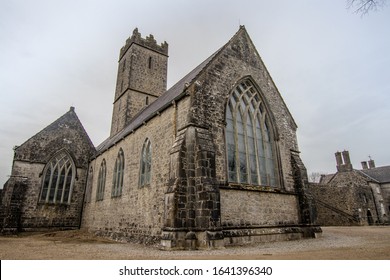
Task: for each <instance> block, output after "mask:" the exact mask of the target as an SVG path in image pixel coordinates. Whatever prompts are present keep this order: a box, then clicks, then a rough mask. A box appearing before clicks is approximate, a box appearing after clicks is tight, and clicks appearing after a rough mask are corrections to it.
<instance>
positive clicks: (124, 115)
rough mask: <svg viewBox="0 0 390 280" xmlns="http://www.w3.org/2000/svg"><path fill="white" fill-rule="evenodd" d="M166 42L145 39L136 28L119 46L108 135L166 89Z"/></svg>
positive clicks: (150, 36)
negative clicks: (120, 46)
mask: <svg viewBox="0 0 390 280" xmlns="http://www.w3.org/2000/svg"><path fill="white" fill-rule="evenodd" d="M167 69H168V44H167V42H164V43H162V44H160V45H158V44H157V42H156V40H155V39H154V37H153V35H149V36H147V37H146V38H145V39H144V38H142V37H141V33H139V32H138V29H137V28H136V29H134V31H133V35H132V36H131V37H130V38H129V39H127V41H126V44H125V46H123V47H122V49H121V50H120V55H119V62H118V76H117V82H116V89H115V99H114V108H113V114H112V123H111V137H112V136H114V135H115V134H117V133H118V132H120V131H121V130H122V129H124V128H125V127H126V126H127V125H128V124H129V123H130V121H131V120H132V119H133V118H134V116H135V115H136V114H137V113H139V112H140V111H141V110H142V109H143V108H144V107H145V106H147V105H149V104H150V103H151V102H153V101H154V100H156V99H157V98H158V97H159V96H160V95H161V94H162V93H164V92H165V91H166V89H167Z"/></svg>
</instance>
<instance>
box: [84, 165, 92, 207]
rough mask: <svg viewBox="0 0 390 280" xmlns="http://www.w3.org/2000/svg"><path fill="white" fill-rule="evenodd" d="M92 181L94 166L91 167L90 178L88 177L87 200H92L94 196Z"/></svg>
mask: <svg viewBox="0 0 390 280" xmlns="http://www.w3.org/2000/svg"><path fill="white" fill-rule="evenodd" d="M92 183H93V168H92V166H91V167H90V168H89V173H88V178H87V187H86V189H85V202H86V203H89V202H91V196H92Z"/></svg>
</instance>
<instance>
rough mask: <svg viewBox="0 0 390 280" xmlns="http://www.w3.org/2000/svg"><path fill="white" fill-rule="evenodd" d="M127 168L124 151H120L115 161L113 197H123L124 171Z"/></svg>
mask: <svg viewBox="0 0 390 280" xmlns="http://www.w3.org/2000/svg"><path fill="white" fill-rule="evenodd" d="M124 168H125V157H124V155H123V150H122V149H120V150H119V153H118V156H117V158H116V161H115V167H114V174H113V175H114V176H113V183H112V193H111V196H112V197H116V196H121V195H122V186H123V171H124Z"/></svg>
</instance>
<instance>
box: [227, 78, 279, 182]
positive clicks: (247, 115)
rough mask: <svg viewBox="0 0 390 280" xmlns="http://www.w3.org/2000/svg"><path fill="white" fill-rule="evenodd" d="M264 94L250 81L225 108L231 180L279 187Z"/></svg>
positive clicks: (239, 86) (238, 88)
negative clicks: (262, 98)
mask: <svg viewBox="0 0 390 280" xmlns="http://www.w3.org/2000/svg"><path fill="white" fill-rule="evenodd" d="M268 122H269V118H268V115H267V113H266V110H265V109H264V105H263V103H262V100H261V95H260V94H259V92H258V91H257V89H256V88H255V87H254V85H253V84H252V82H250V81H249V80H247V81H244V82H242V83H240V84H239V85H238V86H237V87H236V88H235V89H234V90H233V92H232V94H231V96H230V99H229V102H228V104H227V107H226V124H227V126H226V153H227V171H228V181H229V182H232V183H244V184H252V185H263V186H272V187H275V186H277V179H276V170H277V167H276V160H275V148H274V141H273V135H272V132H271V131H270V129H269V127H270V126H269V123H268Z"/></svg>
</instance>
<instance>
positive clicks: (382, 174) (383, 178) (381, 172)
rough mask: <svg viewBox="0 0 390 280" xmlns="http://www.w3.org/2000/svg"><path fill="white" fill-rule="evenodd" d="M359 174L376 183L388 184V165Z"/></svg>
mask: <svg viewBox="0 0 390 280" xmlns="http://www.w3.org/2000/svg"><path fill="white" fill-rule="evenodd" d="M360 172H362V173H364V174H365V175H367V176H368V177H370V178H372V179H374V180H375V181H377V182H378V183H382V184H383V183H390V165H389V166H381V167H375V168H370V169H363V170H360Z"/></svg>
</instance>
